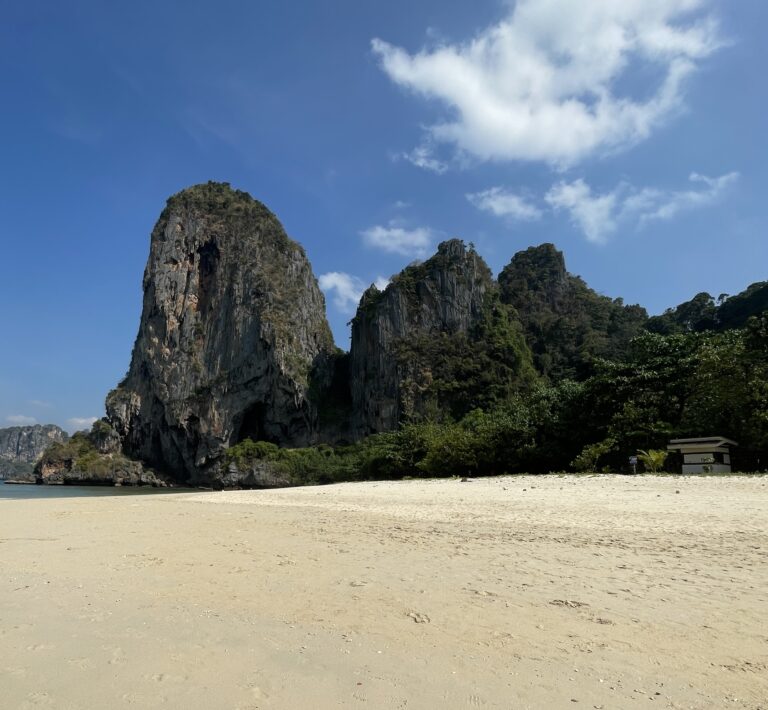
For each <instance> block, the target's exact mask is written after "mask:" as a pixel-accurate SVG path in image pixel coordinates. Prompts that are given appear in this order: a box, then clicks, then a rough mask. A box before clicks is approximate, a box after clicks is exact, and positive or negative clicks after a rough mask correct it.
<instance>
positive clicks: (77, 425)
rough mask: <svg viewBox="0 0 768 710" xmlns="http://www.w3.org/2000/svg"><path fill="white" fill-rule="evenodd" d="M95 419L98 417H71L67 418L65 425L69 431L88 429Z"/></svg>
mask: <svg viewBox="0 0 768 710" xmlns="http://www.w3.org/2000/svg"><path fill="white" fill-rule="evenodd" d="M97 420H98V417H72V418H71V419H67V426H68V428H69V430H70V431H79V430H81V429H90V428H91V427H92V426H93V425H94V423H95V422H96V421H97Z"/></svg>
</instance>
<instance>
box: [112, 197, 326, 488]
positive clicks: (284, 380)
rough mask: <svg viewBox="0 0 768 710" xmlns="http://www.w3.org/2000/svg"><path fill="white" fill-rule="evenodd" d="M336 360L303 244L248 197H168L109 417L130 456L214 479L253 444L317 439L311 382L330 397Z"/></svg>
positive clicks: (190, 477)
mask: <svg viewBox="0 0 768 710" xmlns="http://www.w3.org/2000/svg"><path fill="white" fill-rule="evenodd" d="M333 353H334V346H333V338H332V336H331V332H330V329H329V327H328V323H327V321H326V317H325V301H324V298H323V294H322V293H321V291H320V289H319V287H318V285H317V281H316V279H315V277H314V275H313V273H312V268H311V266H310V264H309V261H308V260H307V257H306V254H305V253H304V250H303V249H302V248H301V246H299V245H298V244H297V243H296V242H294V241H292V240H291V239H289V237H288V236H287V235H286V233H285V231H284V229H283V227H282V226H281V224H280V222H279V221H278V220H277V218H276V217H275V216H274V215H273V214H272V213H271V212H270V211H269V210H268V209H267V208H266V207H265V206H264V205H262V204H261V203H260V202H257V201H256V200H254V199H253V198H252V197H251V196H250V195H248V194H247V193H245V192H241V191H238V190H233V189H232V188H230V187H229V185H228V184H226V183H207V184H205V185H197V186H195V187H191V188H189V189H186V190H183V191H182V192H180V193H178V194H176V195H174V196H173V197H171V198H170V199H169V200H168V204H167V206H166V208H165V210H163V212H162V214H161V216H160V219H159V220H158V222H157V224H156V225H155V228H154V230H153V232H152V237H151V244H150V255H149V260H148V263H147V267H146V271H145V274H144V305H143V312H142V315H141V322H140V325H139V332H138V336H137V338H136V342H135V345H134V348H133V355H132V358H131V363H130V368H129V370H128V374H127V375H126V377H125V379H124V380H123V381H122V382H121V383H120V385H119V386H118V387H117V388H116V389H115V390H114V391H112V392H111V393H110V394H109V396H108V397H107V418H108V420H109V422H110V424H111V425H112V426H113V427H114V429H115V431H116V432H117V434H118V436H119V437H120V440H121V441H122V448H123V451H124V452H125V453H126V454H128V455H129V456H131V457H133V458H136V459H139V460H141V461H143V462H145V463H147V464H149V465H150V466H154V467H157V468H158V469H160V470H163V471H166V472H168V473H169V474H171V475H173V476H174V477H176V478H177V479H178V480H181V481H185V482H190V483H200V482H208V481H210V480H215V479H216V478H217V477H218V476H220V475H221V456H222V453H223V451H224V450H225V449H226V448H227V447H229V446H230V445H233V444H236V443H238V442H239V441H241V440H243V439H246V438H250V439H253V440H266V441H273V442H279V443H281V444H284V445H294V446H299V445H306V444H308V443H311V442H313V441H315V440H316V439H317V436H318V417H317V411H316V407H315V406H314V405H313V403H312V402H311V401H310V398H309V396H308V393H309V389H310V381H311V380H313V379H314V383H315V389H317V388H318V387H320V388H321V389H322V387H323V384H324V383H325V382H326V381H327V380H329V378H330V376H331V374H330V371H329V362H330V359H331V358H332V356H333Z"/></svg>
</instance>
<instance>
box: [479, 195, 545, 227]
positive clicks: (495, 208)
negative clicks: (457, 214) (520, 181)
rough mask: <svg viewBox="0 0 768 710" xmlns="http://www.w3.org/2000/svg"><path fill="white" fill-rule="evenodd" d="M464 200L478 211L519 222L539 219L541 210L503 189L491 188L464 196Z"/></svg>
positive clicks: (523, 198)
mask: <svg viewBox="0 0 768 710" xmlns="http://www.w3.org/2000/svg"><path fill="white" fill-rule="evenodd" d="M466 198H467V199H468V200H469V201H470V202H471V203H472V204H473V205H474V206H475V207H477V208H478V209H480V210H483V211H485V212H490V213H491V214H493V215H496V216H497V217H509V218H510V219H514V220H519V221H521V222H532V221H535V220H537V219H540V218H541V215H542V212H541V210H540V209H539V208H538V207H537V206H536V205H534V204H532V203H531V202H529V201H528V200H527V199H526V198H525V197H523V196H522V195H518V194H516V193H514V192H512V191H510V190H507V189H505V188H503V187H492V188H490V189H489V190H483V191H482V192H474V193H470V194H468V195H466Z"/></svg>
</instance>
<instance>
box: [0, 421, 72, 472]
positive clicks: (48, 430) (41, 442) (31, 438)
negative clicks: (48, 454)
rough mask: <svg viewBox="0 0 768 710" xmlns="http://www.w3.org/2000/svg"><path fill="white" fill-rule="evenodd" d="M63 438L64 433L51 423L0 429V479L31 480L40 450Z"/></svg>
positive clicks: (41, 452)
mask: <svg viewBox="0 0 768 710" xmlns="http://www.w3.org/2000/svg"><path fill="white" fill-rule="evenodd" d="M66 440H67V434H66V432H65V431H64V430H63V429H60V428H59V427H57V426H55V425H54V424H45V425H43V424H35V425H32V426H15V427H8V428H6V429H0V480H2V479H8V480H10V479H14V480H27V479H29V480H31V478H32V472H33V470H34V467H35V463H37V461H38V460H39V459H40V457H41V456H42V455H43V452H44V451H45V450H46V449H47V448H48V447H49V446H51V444H54V443H60V442H64V441H66Z"/></svg>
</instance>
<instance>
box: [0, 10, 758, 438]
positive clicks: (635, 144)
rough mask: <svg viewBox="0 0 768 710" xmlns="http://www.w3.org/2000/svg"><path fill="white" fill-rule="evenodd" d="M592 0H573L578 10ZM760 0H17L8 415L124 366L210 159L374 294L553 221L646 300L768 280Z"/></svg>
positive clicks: (2, 161) (608, 275) (510, 244)
mask: <svg viewBox="0 0 768 710" xmlns="http://www.w3.org/2000/svg"><path fill="white" fill-rule="evenodd" d="M574 8H576V9H577V10H578V12H574ZM766 21H768V4H766V3H765V2H763V0H733V1H730V2H725V0H711V1H708V0H622V2H621V3H616V2H614V0H582V1H581V2H579V3H573V2H571V0H519V1H518V2H517V3H515V2H512V1H511V0H510V1H502V0H474V2H472V3H469V2H451V1H450V0H419V1H418V2H413V1H412V0H410V1H408V2H406V1H405V0H389V1H388V2H361V0H328V1H327V2H322V3H319V2H311V1H309V0H290V1H289V2H285V1H281V2H278V1H277V0H274V1H272V0H265V2H260V3H253V2H246V1H245V0H240V1H238V2H236V1H234V0H219V1H218V2H216V3H213V2H198V1H196V0H186V1H185V2H171V1H168V2H162V3H157V2H152V3H150V2H145V1H144V0H134V1H133V2H131V3H104V2H96V1H93V2H91V1H87V2H86V1H80V2H78V1H77V0H72V1H70V2H66V3H61V2H41V1H39V0H25V1H24V2H13V1H11V0H0V66H1V67H2V73H1V74H0V76H2V79H0V86H1V87H2V93H1V94H0V96H1V97H2V98H1V99H0V101H2V109H3V110H2V111H0V136H2V137H1V138H0V243H1V244H2V258H1V259H0V296H1V297H2V303H3V328H2V333H3V337H2V340H3V343H2V347H1V348H0V426H6V425H12V424H15V423H24V422H31V421H38V422H53V423H58V424H60V425H62V426H65V427H66V428H68V429H70V430H71V429H74V428H81V427H82V426H83V425H85V424H86V423H87V421H88V420H89V419H91V418H93V417H98V416H101V415H102V414H103V400H104V396H105V394H106V393H107V391H108V390H109V389H110V388H111V387H113V386H114V385H115V383H116V382H117V381H118V380H119V379H120V377H121V376H122V375H123V374H124V373H125V371H126V369H127V367H128V362H129V358H130V351H131V347H132V344H133V339H134V337H135V334H136V330H137V327H138V320H139V315H140V308H141V278H142V272H143V269H144V265H145V261H146V257H147V252H148V244H149V234H150V231H151V229H152V225H153V224H154V222H155V220H156V219H157V217H158V215H159V213H160V211H161V209H162V207H163V205H164V203H165V199H166V198H167V197H168V196H169V195H170V194H172V193H174V192H177V191H178V190H180V189H182V188H184V187H186V186H188V185H191V184H194V183H198V182H203V181H206V180H209V179H213V180H223V181H228V182H230V183H232V185H233V186H235V187H238V188H240V189H243V190H247V191H249V192H250V193H251V194H252V195H253V196H254V197H256V198H257V199H260V200H262V201H263V202H264V203H266V204H267V205H268V206H269V207H270V208H271V209H272V210H273V211H274V212H275V213H276V214H277V215H278V217H279V218H280V219H281V220H282V222H283V224H284V225H285V227H286V229H287V230H288V232H289V234H290V235H291V236H292V237H293V238H294V239H296V240H298V241H300V242H301V243H302V244H303V245H304V246H305V248H306V249H307V252H308V254H309V256H310V259H311V261H312V264H313V267H314V270H315V273H316V274H317V275H318V277H319V278H320V279H321V283H322V285H323V286H324V288H325V289H326V292H327V300H328V316H329V320H330V322H331V325H332V327H333V330H334V333H335V335H336V339H337V343H338V344H339V345H340V346H342V347H345V346H346V345H347V337H348V336H347V329H346V325H345V324H346V322H347V321H348V320H349V318H350V316H351V312H352V310H353V303H354V298H355V296H356V295H357V294H358V293H359V291H360V289H361V288H363V287H364V286H366V285H367V284H369V283H371V282H374V281H377V280H379V281H384V280H386V278H387V277H389V276H390V275H392V274H393V273H396V272H397V271H399V270H400V269H401V268H402V267H403V266H405V265H406V264H407V263H409V262H410V261H412V260H413V259H415V258H420V257H423V256H425V255H428V254H429V253H430V252H431V250H432V249H433V247H434V246H435V245H436V244H437V242H439V241H440V240H442V239H445V238H449V237H454V236H458V237H461V238H463V239H465V240H466V241H473V242H474V243H475V244H476V245H477V248H478V250H479V251H480V252H481V253H482V254H483V255H484V256H485V258H486V259H487V260H488V262H489V264H490V265H491V267H492V268H493V269H494V270H495V271H498V270H499V269H500V268H501V267H503V265H504V264H505V263H507V262H508V261H509V258H510V257H511V256H512V254H513V253H514V252H515V251H517V250H519V249H522V248H525V247H528V246H530V245H531V244H537V243H540V242H542V241H552V242H554V243H555V244H556V245H557V246H558V247H559V248H560V249H562V250H563V251H564V252H565V255H566V259H567V263H568V267H569V270H570V271H571V272H573V273H577V274H580V275H581V276H583V277H584V278H585V279H586V280H587V282H588V283H589V284H590V285H591V286H593V287H594V288H595V289H597V290H598V291H600V292H602V293H605V294H607V295H610V296H614V297H616V296H622V297H623V298H624V299H625V300H626V301H628V302H632V303H640V304H642V305H644V306H645V307H647V308H648V309H649V311H651V312H652V313H657V312H660V311H662V310H663V309H664V308H666V307H668V306H671V305H675V304H677V303H679V302H681V301H683V300H686V299H688V298H690V297H691V296H692V295H694V294H695V293H697V292H699V291H702V290H708V291H710V292H712V293H714V294H715V295H719V294H720V293H723V292H725V293H736V292H738V291H740V290H742V289H743V288H744V287H746V286H747V285H748V284H749V283H752V282H754V281H759V280H766V279H768V241H767V240H766V225H767V224H768V210H767V209H766V207H765V204H766V200H765V194H766V188H767V187H768V167H766V163H767V162H768V161H766V155H768V150H766V148H767V147H768V146H766V139H765V134H766V129H765V115H766V111H767V110H768V82H766V80H765V76H764V71H765V67H766V66H768V47H767V46H766V44H765V42H764V41H763V36H762V35H763V32H764V28H765V26H766Z"/></svg>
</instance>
